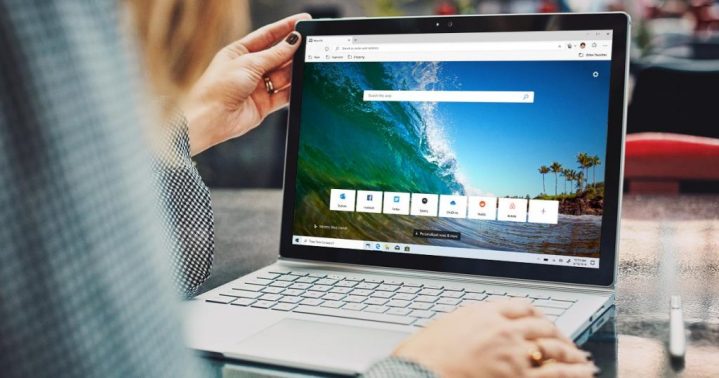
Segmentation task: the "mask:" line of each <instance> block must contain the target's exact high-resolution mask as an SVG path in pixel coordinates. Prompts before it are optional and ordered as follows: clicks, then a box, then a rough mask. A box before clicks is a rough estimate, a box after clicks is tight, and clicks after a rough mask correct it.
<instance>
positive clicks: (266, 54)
mask: <svg viewBox="0 0 719 378" xmlns="http://www.w3.org/2000/svg"><path fill="white" fill-rule="evenodd" d="M301 38H302V37H301V36H300V33H298V32H296V31H293V32H292V33H290V34H288V35H287V38H285V39H284V40H283V41H281V42H280V43H278V44H276V45H274V46H272V47H270V48H268V49H266V50H262V51H258V52H256V53H250V54H247V55H245V57H246V59H247V60H248V61H249V62H248V63H249V64H250V65H251V66H252V67H253V68H254V69H255V70H257V71H260V72H262V73H265V72H268V71H272V70H273V69H275V68H277V67H279V66H281V65H283V64H284V63H285V62H287V61H289V60H291V59H292V55H294V53H295V51H297V48H298V47H299V45H300V44H299V42H300V39H301Z"/></svg>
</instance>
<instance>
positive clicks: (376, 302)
mask: <svg viewBox="0 0 719 378" xmlns="http://www.w3.org/2000/svg"><path fill="white" fill-rule="evenodd" d="M387 302H388V301H387V300H386V299H384V298H370V299H367V300H366V301H364V303H365V304H368V305H377V306H381V305H383V304H385V303H387Z"/></svg>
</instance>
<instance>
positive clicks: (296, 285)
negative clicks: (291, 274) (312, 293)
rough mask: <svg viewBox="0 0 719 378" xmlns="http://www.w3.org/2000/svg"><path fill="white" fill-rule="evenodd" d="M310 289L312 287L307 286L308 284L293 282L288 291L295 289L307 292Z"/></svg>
mask: <svg viewBox="0 0 719 378" xmlns="http://www.w3.org/2000/svg"><path fill="white" fill-rule="evenodd" d="M311 287H312V285H310V284H308V283H297V282H295V283H293V284H292V285H290V289H296V290H307V289H309V288H311Z"/></svg>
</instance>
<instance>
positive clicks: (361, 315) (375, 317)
mask: <svg viewBox="0 0 719 378" xmlns="http://www.w3.org/2000/svg"><path fill="white" fill-rule="evenodd" d="M295 312H298V313H304V314H314V315H326V316H334V317H339V318H349V319H359V320H370V321H375V322H384V323H393V324H402V325H410V324H412V323H413V322H414V319H413V318H408V317H404V316H395V315H387V314H378V313H370V312H367V311H351V310H344V309H331V308H322V307H310V306H298V307H297V308H296V309H295Z"/></svg>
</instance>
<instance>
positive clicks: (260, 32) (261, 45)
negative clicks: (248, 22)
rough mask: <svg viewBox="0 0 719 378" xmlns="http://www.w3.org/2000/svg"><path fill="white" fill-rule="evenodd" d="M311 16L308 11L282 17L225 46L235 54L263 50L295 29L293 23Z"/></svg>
mask: <svg viewBox="0 0 719 378" xmlns="http://www.w3.org/2000/svg"><path fill="white" fill-rule="evenodd" d="M310 18H312V16H310V15H309V14H308V13H300V14H295V15H292V16H289V17H287V18H283V19H282V20H279V21H277V22H275V23H272V24H269V25H265V26H263V27H261V28H259V29H257V30H255V31H253V32H252V33H250V34H248V35H246V36H245V37H244V38H242V39H240V40H239V41H235V42H233V43H232V44H230V45H229V46H227V47H226V48H227V49H229V50H231V51H234V52H236V53H237V55H238V56H239V55H243V54H246V53H248V52H256V51H261V50H264V49H266V48H268V47H270V46H272V45H274V44H275V43H277V41H279V40H280V39H282V38H284V37H285V36H286V35H287V34H288V33H289V32H291V31H292V30H294V29H295V24H296V23H297V21H300V20H307V19H310Z"/></svg>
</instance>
